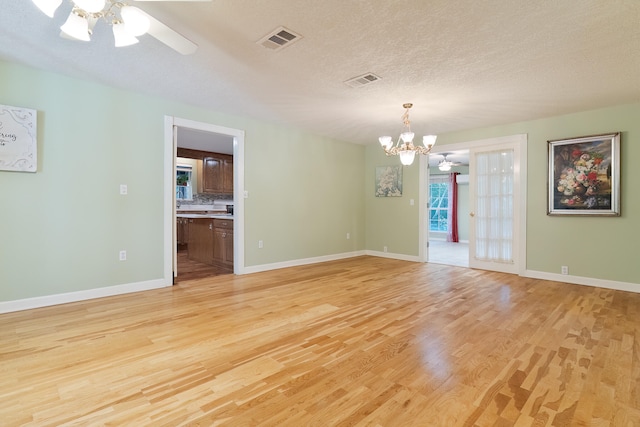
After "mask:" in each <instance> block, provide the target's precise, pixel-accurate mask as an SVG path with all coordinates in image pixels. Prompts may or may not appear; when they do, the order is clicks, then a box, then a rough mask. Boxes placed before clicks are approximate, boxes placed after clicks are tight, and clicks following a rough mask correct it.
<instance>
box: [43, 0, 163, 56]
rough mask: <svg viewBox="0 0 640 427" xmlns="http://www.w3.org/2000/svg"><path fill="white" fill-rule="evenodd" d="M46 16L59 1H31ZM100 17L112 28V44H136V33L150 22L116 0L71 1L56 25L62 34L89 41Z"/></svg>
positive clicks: (135, 9) (147, 28) (147, 26)
mask: <svg viewBox="0 0 640 427" xmlns="http://www.w3.org/2000/svg"><path fill="white" fill-rule="evenodd" d="M32 1H33V2H34V3H35V5H36V6H38V8H39V9H40V10H41V11H42V12H44V13H45V14H46V15H47V16H49V17H50V18H53V14H54V13H55V11H56V9H58V7H59V6H60V4H61V3H62V0H32ZM100 18H102V19H104V20H105V21H107V23H110V24H111V25H112V28H113V38H114V40H115V45H116V47H121V46H129V45H132V44H135V43H138V39H137V38H136V37H137V36H141V35H143V34H145V33H146V32H147V31H148V30H149V26H150V21H149V18H148V17H147V16H146V14H145V13H144V12H142V11H141V10H140V9H138V8H137V7H133V6H129V5H128V4H126V3H124V2H121V1H117V0H73V9H72V10H71V13H70V14H69V17H68V18H67V20H66V22H65V23H64V24H63V25H62V26H61V27H60V29H61V30H62V33H63V34H64V35H65V36H67V37H71V38H72V39H75V40H82V41H90V40H91V35H92V34H93V27H94V26H95V25H96V23H97V22H98V20H99V19H100Z"/></svg>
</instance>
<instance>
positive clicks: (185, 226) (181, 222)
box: [176, 218, 189, 245]
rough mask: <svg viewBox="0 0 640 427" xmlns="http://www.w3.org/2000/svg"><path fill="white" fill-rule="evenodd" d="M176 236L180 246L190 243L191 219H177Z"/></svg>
mask: <svg viewBox="0 0 640 427" xmlns="http://www.w3.org/2000/svg"><path fill="white" fill-rule="evenodd" d="M176 234H177V240H178V244H179V245H186V244H187V243H189V219H188V218H176Z"/></svg>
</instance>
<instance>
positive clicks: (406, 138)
mask: <svg viewBox="0 0 640 427" xmlns="http://www.w3.org/2000/svg"><path fill="white" fill-rule="evenodd" d="M414 136H415V133H413V132H402V133H401V134H400V139H402V142H404V143H405V144H408V143H410V142H413V137H414Z"/></svg>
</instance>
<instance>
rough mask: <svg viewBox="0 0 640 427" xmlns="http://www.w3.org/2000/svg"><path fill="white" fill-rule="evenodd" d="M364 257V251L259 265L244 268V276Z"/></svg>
mask: <svg viewBox="0 0 640 427" xmlns="http://www.w3.org/2000/svg"><path fill="white" fill-rule="evenodd" d="M364 255H368V254H367V253H366V251H354V252H344V253H340V254H334V255H324V256H319V257H313V258H302V259H294V260H291V261H283V262H274V263H271V264H260V265H254V266H250V267H245V268H244V274H250V273H260V272H262V271H270V270H277V269H280V268H287V267H298V266H300V265H308V264H319V263H322V262H327V261H336V260H340V259H346V258H355V257H357V256H364Z"/></svg>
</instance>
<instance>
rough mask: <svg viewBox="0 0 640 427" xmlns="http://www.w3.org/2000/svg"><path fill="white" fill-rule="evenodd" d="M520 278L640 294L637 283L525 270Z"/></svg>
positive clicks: (639, 285) (639, 287) (639, 286)
mask: <svg viewBox="0 0 640 427" xmlns="http://www.w3.org/2000/svg"><path fill="white" fill-rule="evenodd" d="M521 276H523V277H530V278H532V279H542V280H552V281H554V282H564V283H571V284H574V285H583V286H594V287H597V288H606V289H614V290H617V291H626V292H635V293H640V284H639V283H629V282H617V281H614V280H603V279H594V278H592V277H582V276H570V275H567V274H557V273H547V272H544V271H535V270H525V271H524V272H523V273H522V274H521Z"/></svg>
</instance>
